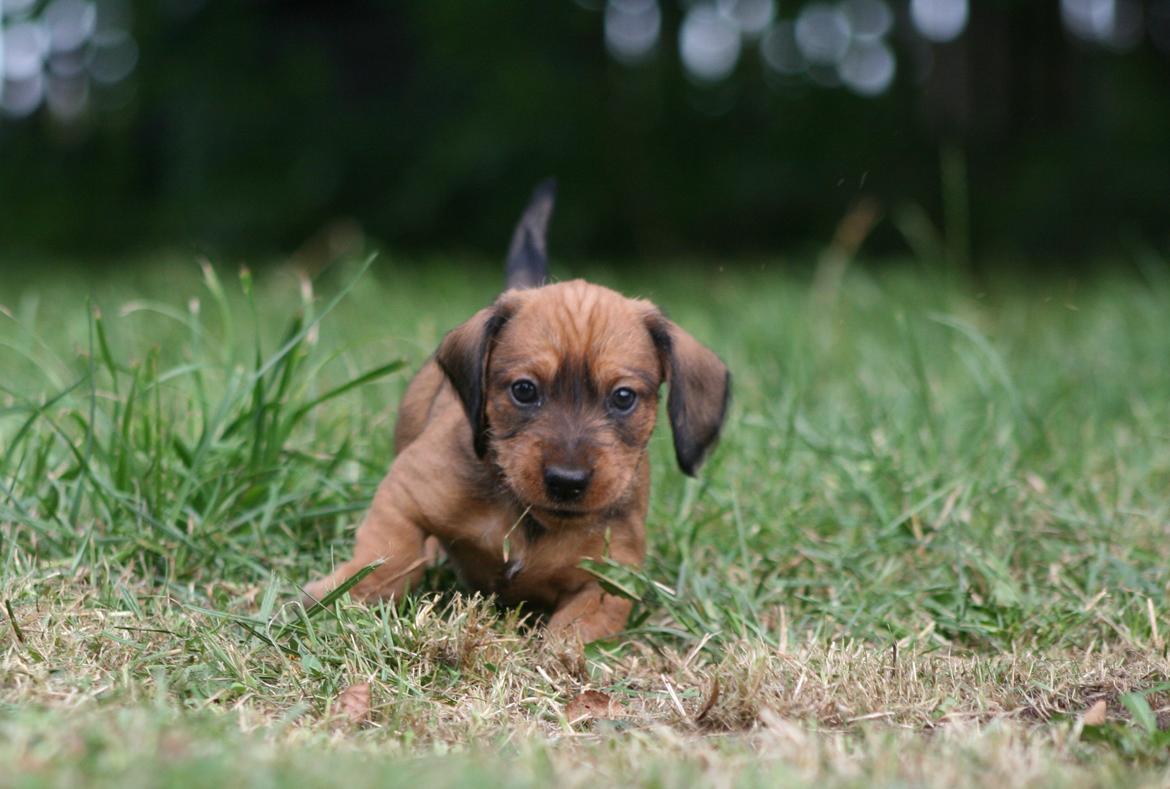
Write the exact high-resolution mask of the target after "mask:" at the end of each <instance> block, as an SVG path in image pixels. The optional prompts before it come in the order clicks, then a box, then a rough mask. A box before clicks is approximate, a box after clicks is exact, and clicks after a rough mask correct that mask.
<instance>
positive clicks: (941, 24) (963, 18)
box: [910, 0, 970, 44]
mask: <svg viewBox="0 0 1170 789" xmlns="http://www.w3.org/2000/svg"><path fill="white" fill-rule="evenodd" d="M969 15H970V7H969V6H968V4H967V0H910V18H911V19H913V20H914V27H916V28H917V29H918V32H919V33H920V34H921V35H922V37H923V38H925V39H927V40H929V41H933V42H935V43H936V44H945V43H947V42H948V41H954V40H955V39H956V38H958V37H959V36H960V35H961V34H962V33H963V30H965V29H966V27H967V18H968V16H969Z"/></svg>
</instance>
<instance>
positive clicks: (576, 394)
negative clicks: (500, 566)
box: [436, 280, 728, 517]
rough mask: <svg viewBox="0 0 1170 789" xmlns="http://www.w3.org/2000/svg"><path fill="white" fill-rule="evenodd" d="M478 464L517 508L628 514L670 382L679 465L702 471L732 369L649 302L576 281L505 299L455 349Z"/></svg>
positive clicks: (463, 329)
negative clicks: (502, 484) (494, 475)
mask: <svg viewBox="0 0 1170 789" xmlns="http://www.w3.org/2000/svg"><path fill="white" fill-rule="evenodd" d="M436 360H437V361H438V362H439V365H440V366H441V367H442V368H443V370H444V372H446V374H447V376H448V378H450V380H451V382H452V384H453V385H454V386H455V389H456V391H457V392H458V393H459V396H460V398H461V400H462V401H463V405H464V407H465V409H466V411H467V415H468V418H469V420H470V422H471V426H472V439H473V444H474V447H475V451H476V454H477V455H479V456H480V457H483V458H485V460H488V461H490V462H494V463H495V465H496V466H497V467H498V468H499V469H500V471H501V472H502V475H503V477H504V479H505V481H506V483H507V485H508V486H509V487H510V488H511V490H512V491H513V492H514V493H515V495H516V496H517V498H518V499H520V500H521V502H523V503H524V504H525V505H526V506H531V507H532V508H533V509H534V510H537V511H538V512H545V513H548V514H552V515H556V516H559V517H573V516H578V515H585V514H588V513H593V512H598V511H603V510H607V509H612V508H614V507H617V506H620V505H621V503H622V501H623V499H624V498H625V497H626V496H627V495H628V494H629V492H630V490H631V488H632V486H633V484H634V481H635V479H637V472H638V468H639V465H640V464H641V463H642V462H644V456H645V448H646V444H647V442H648V441H649V439H650V434H651V432H652V431H653V429H654V423H655V420H656V415H657V410H658V390H659V388H660V386H661V384H662V383H663V382H664V381H667V380H669V381H670V384H671V394H670V398H669V402H668V405H669V413H670V418H671V425H672V428H673V430H674V436H675V448H676V453H677V455H678V460H679V464H680V465H681V466H682V468H683V470H684V471H686V472H687V473H693V472H694V470H695V468H697V466H698V465H699V463H701V462H702V458H703V455H704V454H705V453H706V451H707V449H708V448H709V447H710V446H711V445H712V444H713V443H714V441H715V439H716V437H717V435H718V432H719V428H720V425H721V424H722V421H723V413H724V409H725V406H726V402H727V391H728V374H727V369H726V367H724V366H723V364H722V362H720V361H719V359H718V357H716V356H715V354H713V353H712V352H711V351H709V350H708V349H706V348H704V347H703V346H701V345H699V344H698V343H697V342H696V341H695V340H694V339H693V338H691V337H690V335H688V334H686V333H685V332H683V331H682V330H681V329H679V328H678V327H677V326H675V325H674V324H673V323H671V322H670V321H668V320H666V319H665V318H664V317H663V316H662V315H661V313H660V312H659V311H658V310H657V308H656V307H654V305H653V304H650V303H649V302H646V301H641V300H635V299H628V298H625V297H623V296H621V295H620V294H618V293H616V292H614V291H612V290H609V289H607V288H603V287H600V286H597V285H591V284H588V283H586V282H583V281H580V280H577V281H573V282H565V283H560V284H556V285H547V286H545V287H541V288H533V289H530V290H513V291H508V292H506V293H505V294H504V295H503V296H501V297H500V299H499V300H498V301H497V302H496V304H495V305H493V306H492V307H489V308H488V309H486V310H481V311H480V312H479V313H477V314H476V316H475V317H473V318H472V319H471V320H469V321H468V322H467V323H465V324H463V326H460V327H459V328H457V329H455V330H454V331H452V332H451V333H450V334H448V335H447V337H446V338H445V339H444V341H443V344H442V345H441V346H440V348H439V351H438V352H437V354H436Z"/></svg>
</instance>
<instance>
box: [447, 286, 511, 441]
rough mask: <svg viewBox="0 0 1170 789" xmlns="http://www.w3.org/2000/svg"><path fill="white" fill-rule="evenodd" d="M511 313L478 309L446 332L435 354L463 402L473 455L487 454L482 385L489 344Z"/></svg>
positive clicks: (503, 309)
mask: <svg viewBox="0 0 1170 789" xmlns="http://www.w3.org/2000/svg"><path fill="white" fill-rule="evenodd" d="M510 315H511V310H510V309H509V308H508V307H506V306H505V305H503V304H500V303H497V304H495V305H493V306H491V307H487V308H485V309H482V310H480V311H479V312H477V313H475V314H474V315H472V316H471V318H470V319H468V320H467V321H466V322H465V323H463V324H461V325H459V326H457V327H456V328H454V329H452V330H451V331H449V332H447V336H445V337H444V338H443V341H442V342H441V343H439V350H437V351H435V361H436V362H438V363H439V367H440V369H442V371H443V373H444V374H446V376H447V379H448V380H449V381H451V385H452V386H454V387H455V391H456V392H457V393H458V394H459V399H460V400H461V401H462V402H463V410H464V411H466V412H467V420H468V421H469V422H470V423H471V445H472V447H474V449H475V456H476V457H479V458H482V457H483V456H484V453H485V452H487V439H488V424H487V410H486V407H485V405H486V404H485V398H484V386H485V384H486V380H487V367H488V357H489V356H490V355H491V347H492V343H493V342H495V339H496V336H497V335H498V334H499V333H500V329H502V328H503V327H504V324H505V323H507V321H508V317H509V316H510Z"/></svg>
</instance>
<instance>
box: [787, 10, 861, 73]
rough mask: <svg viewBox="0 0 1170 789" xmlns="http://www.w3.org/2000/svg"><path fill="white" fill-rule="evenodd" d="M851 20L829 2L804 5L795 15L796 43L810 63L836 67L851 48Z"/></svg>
mask: <svg viewBox="0 0 1170 789" xmlns="http://www.w3.org/2000/svg"><path fill="white" fill-rule="evenodd" d="M850 34H851V31H850V29H849V20H848V18H846V16H845V14H844V13H843V12H842V11H841V10H840V9H839V8H836V7H834V6H830V5H828V4H826V3H812V4H811V5H807V6H805V7H804V8H803V9H801V11H800V15H799V16H797V18H796V45H797V47H799V48H800V53H801V54H802V55H803V56H804V57H805V59H806V60H808V61H809V62H810V63H813V64H815V65H820V66H835V65H836V64H838V63H840V62H841V58H843V57H845V52H846V51H847V50H848V49H849V38H850Z"/></svg>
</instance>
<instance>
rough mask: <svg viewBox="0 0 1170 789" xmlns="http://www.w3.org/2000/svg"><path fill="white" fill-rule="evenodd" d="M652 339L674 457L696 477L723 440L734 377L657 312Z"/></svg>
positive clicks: (715, 358) (653, 318) (652, 328)
mask: <svg viewBox="0 0 1170 789" xmlns="http://www.w3.org/2000/svg"><path fill="white" fill-rule="evenodd" d="M649 326H650V336H651V337H652V338H653V339H654V344H655V346H656V347H657V348H658V353H659V355H660V356H661V357H662V370H663V374H664V376H665V377H666V380H667V382H668V383H669V384H670V394H669V396H668V397H667V400H666V411H667V414H669V416H670V429H671V431H672V432H673V433H674V454H675V457H676V458H677V459H678V466H679V468H681V469H682V470H683V473H684V474H687V475H688V476H692V477H693V476H694V475H695V472H696V471H698V469H699V466H701V465H702V464H703V460H704V458H706V456H707V452H708V451H709V450H710V449H711V447H713V446H714V445H715V442H716V441H717V440H718V439H719V430H720V428H722V427H723V417H724V415H725V414H726V413H727V401H728V398H729V396H730V394H731V373H730V372H728V370H727V366H726V365H725V364H723V362H722V361H720V359H719V357H718V356H716V355H715V353H714V352H713V351H711V349H710V348H707V347H706V346H704V345H702V344H701V343H700V342H699V341H698V340H696V339H695V338H694V337H692V336H691V335H689V334H687V333H686V332H685V331H683V330H682V329H680V328H679V327H678V325H677V324H675V323H673V322H671V321H669V320H667V319H666V318H665V317H663V316H662V315H661V314H659V313H655V314H654V315H652V316H651V317H650V318H649Z"/></svg>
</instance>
